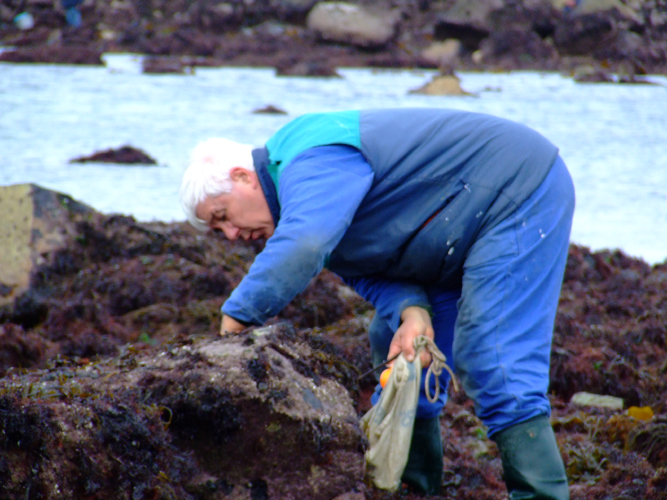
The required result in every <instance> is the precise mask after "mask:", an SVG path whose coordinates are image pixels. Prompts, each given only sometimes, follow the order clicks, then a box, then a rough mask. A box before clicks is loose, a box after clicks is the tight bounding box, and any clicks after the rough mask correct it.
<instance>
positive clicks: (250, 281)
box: [222, 146, 374, 325]
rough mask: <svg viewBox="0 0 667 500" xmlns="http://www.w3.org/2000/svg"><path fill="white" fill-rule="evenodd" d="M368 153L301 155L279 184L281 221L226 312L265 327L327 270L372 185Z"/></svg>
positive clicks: (346, 150)
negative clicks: (314, 279)
mask: <svg viewBox="0 0 667 500" xmlns="http://www.w3.org/2000/svg"><path fill="white" fill-rule="evenodd" d="M373 176H374V174H373V170H372V169H371V167H370V165H369V164H368V162H367V161H366V160H365V158H364V157H363V155H362V154H361V153H360V152H359V151H358V150H356V149H354V148H351V147H349V146H325V147H319V148H313V149H310V150H307V151H305V152H304V153H301V154H300V155H299V156H297V157H296V158H295V159H294V160H293V161H292V162H291V163H290V165H288V166H287V167H286V168H285V171H284V172H283V174H282V177H281V179H280V185H279V186H278V199H279V202H280V221H279V222H278V225H277V227H276V230H275V232H274V234H273V236H272V237H271V238H269V239H268V241H267V243H266V246H265V247H264V250H263V251H262V252H260V253H259V254H258V255H257V257H256V258H255V261H254V262H253V264H252V265H251V266H250V269H249V271H248V274H247V275H246V276H245V277H244V278H243V280H242V281H241V283H240V284H239V286H238V287H237V288H236V289H235V290H234V291H233V292H232V294H231V295H230V297H229V299H227V301H226V302H225V303H224V305H223V307H222V312H223V313H224V314H227V315H229V316H231V317H233V318H235V319H237V320H239V321H241V322H245V323H249V324H256V325H261V324H263V323H264V322H265V321H266V320H267V319H269V318H270V317H272V316H275V315H276V314H278V313H279V312H280V311H281V310H282V309H283V308H284V307H285V306H286V305H287V304H288V303H289V302H290V301H291V300H292V299H293V298H294V297H295V296H296V295H297V294H298V293H300V292H301V291H303V290H304V289H305V288H306V286H308V283H309V282H310V280H311V279H312V278H314V277H315V276H317V274H319V272H320V271H321V270H322V268H323V267H324V262H325V260H326V259H327V257H328V256H329V255H330V254H331V252H332V251H333V250H334V248H335V247H336V245H338V243H339V242H340V240H341V238H342V237H343V235H344V234H345V231H346V230H347V228H348V226H349V225H350V223H351V221H352V218H353V217H354V214H355V212H356V210H357V208H358V207H359V205H360V204H361V201H362V200H363V199H364V196H365V195H366V193H367V192H368V190H369V189H370V187H371V184H372V182H373Z"/></svg>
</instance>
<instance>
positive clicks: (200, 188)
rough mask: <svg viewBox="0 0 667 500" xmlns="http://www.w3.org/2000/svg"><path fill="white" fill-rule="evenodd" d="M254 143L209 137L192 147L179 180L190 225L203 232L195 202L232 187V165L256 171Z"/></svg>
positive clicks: (229, 189) (197, 203)
mask: <svg viewBox="0 0 667 500" xmlns="http://www.w3.org/2000/svg"><path fill="white" fill-rule="evenodd" d="M252 150H253V146H251V145H248V144H240V143H238V142H234V141H230V140H229V139H222V138H219V137H212V138H210V139H206V140H205V141H202V142H200V143H199V144H197V146H195V148H194V149H193V151H192V155H191V156H190V164H189V165H188V168H187V169H186V170H185V172H184V173H183V180H182V182H181V192H180V198H181V206H182V207H183V211H184V212H185V216H186V217H187V219H188V221H189V222H190V224H192V225H193V226H194V227H196V228H197V229H199V230H200V231H206V230H207V229H208V226H207V225H206V222H205V221H203V220H201V219H200V218H199V217H197V205H199V204H200V203H201V202H203V201H204V200H206V199H207V198H211V197H215V196H218V195H221V194H223V193H229V192H230V191H231V190H232V181H231V179H230V177H229V172H230V170H231V169H233V168H234V167H243V168H245V169H248V170H250V171H253V172H254V171H255V165H254V163H253V161H252Z"/></svg>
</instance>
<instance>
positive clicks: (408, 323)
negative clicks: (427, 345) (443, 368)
mask: <svg viewBox="0 0 667 500" xmlns="http://www.w3.org/2000/svg"><path fill="white" fill-rule="evenodd" d="M401 320H402V322H401V326H399V327H398V330H396V333H395V334H394V338H393V339H392V340H391V344H390V345H389V353H388V354H387V359H391V358H392V357H393V356H396V355H397V354H399V353H401V352H402V353H403V356H405V359H406V360H407V361H409V362H412V360H413V359H414V357H415V348H414V340H415V338H417V337H419V336H420V335H424V336H425V337H428V338H430V339H431V340H433V338H434V336H435V332H434V331H433V324H432V323H431V316H430V315H429V313H428V311H427V310H426V309H424V308H423V307H418V306H410V307H406V308H405V310H404V311H403V313H401ZM420 359H421V362H422V367H427V366H428V365H429V364H431V355H430V354H429V352H428V351H427V350H426V349H423V350H422V352H421V355H420Z"/></svg>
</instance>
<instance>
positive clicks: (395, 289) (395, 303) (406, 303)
mask: <svg viewBox="0 0 667 500" xmlns="http://www.w3.org/2000/svg"><path fill="white" fill-rule="evenodd" d="M343 281H344V282H345V283H346V284H348V285H350V286H351V287H352V288H354V290H355V291H356V292H357V293H358V294H359V295H361V296H362V297H363V298H364V299H366V300H367V301H368V302H370V303H371V304H373V306H375V311H376V314H379V315H380V317H381V318H382V319H384V320H385V321H386V322H387V323H388V324H389V327H390V328H391V329H392V330H393V331H394V332H395V331H396V330H398V327H399V326H400V324H401V314H402V313H403V311H404V310H405V309H406V308H407V307H410V306H419V307H422V308H424V309H426V310H427V311H429V313H430V312H431V305H430V303H429V301H428V296H427V294H426V291H425V290H424V289H423V288H422V287H421V286H419V285H417V284H416V283H409V282H405V281H393V280H385V279H380V278H371V277H361V278H343Z"/></svg>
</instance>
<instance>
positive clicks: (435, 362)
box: [414, 335, 459, 403]
mask: <svg viewBox="0 0 667 500" xmlns="http://www.w3.org/2000/svg"><path fill="white" fill-rule="evenodd" d="M414 347H415V356H419V353H420V351H421V350H422V349H427V350H428V351H429V352H430V353H431V364H430V365H429V367H428V371H427V372H426V377H425V378H424V392H425V393H426V399H428V401H429V403H435V401H436V400H437V399H438V396H440V379H439V378H438V377H440V374H441V373H442V369H443V368H444V369H445V370H447V371H448V372H449V375H450V377H451V378H452V383H453V384H454V390H455V391H458V390H459V384H458V383H457V382H456V377H455V376H454V372H453V371H452V369H451V368H450V367H449V365H447V358H446V357H445V355H444V354H443V353H442V351H441V350H440V349H438V346H437V345H435V342H433V341H432V340H431V339H430V338H428V337H425V336H423V335H420V336H419V337H417V338H415V340H414ZM432 376H435V394H434V395H433V397H431V390H430V385H429V383H428V382H429V380H430V378H431V377H432Z"/></svg>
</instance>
